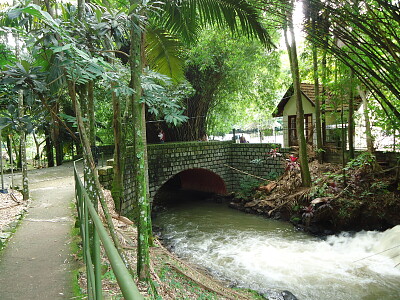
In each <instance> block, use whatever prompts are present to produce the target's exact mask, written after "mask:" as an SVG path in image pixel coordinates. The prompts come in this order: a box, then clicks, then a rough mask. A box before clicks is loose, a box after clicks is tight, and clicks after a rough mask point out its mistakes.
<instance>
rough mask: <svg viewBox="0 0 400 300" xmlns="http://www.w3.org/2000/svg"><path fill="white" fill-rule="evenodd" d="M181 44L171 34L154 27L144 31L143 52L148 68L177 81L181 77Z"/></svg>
mask: <svg viewBox="0 0 400 300" xmlns="http://www.w3.org/2000/svg"><path fill="white" fill-rule="evenodd" d="M181 51H182V44H181V43H180V42H179V41H178V39H176V38H175V37H174V36H172V35H171V34H169V33H167V32H166V31H165V30H163V29H160V28H158V27H156V26H148V27H147V29H146V44H145V52H146V58H147V64H148V66H149V67H150V68H151V69H152V70H154V71H157V72H159V73H161V74H164V75H167V76H168V77H171V78H172V79H174V80H175V81H179V80H181V79H182V78H184V76H183V59H182V58H181V57H180V55H179V54H180V53H181Z"/></svg>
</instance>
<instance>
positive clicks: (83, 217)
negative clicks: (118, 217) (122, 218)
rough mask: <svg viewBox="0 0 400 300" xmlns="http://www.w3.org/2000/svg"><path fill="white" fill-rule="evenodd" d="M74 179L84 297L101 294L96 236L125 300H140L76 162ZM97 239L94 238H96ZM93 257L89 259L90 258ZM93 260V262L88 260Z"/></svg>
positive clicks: (97, 298)
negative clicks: (92, 226) (85, 285)
mask: <svg viewBox="0 0 400 300" xmlns="http://www.w3.org/2000/svg"><path fill="white" fill-rule="evenodd" d="M74 177H75V197H76V200H77V210H78V218H79V223H80V232H81V237H82V244H83V247H84V249H83V258H84V261H85V264H86V272H87V281H88V285H87V286H88V298H89V299H94V300H99V299H102V298H103V296H102V291H101V276H100V273H99V270H100V269H101V262H100V259H99V258H100V255H99V253H100V244H99V243H98V242H97V241H96V237H100V240H101V242H102V244H103V247H104V250H105V252H106V254H107V257H108V259H109V261H110V264H111V267H112V270H113V271H114V274H115V277H116V279H117V282H118V285H119V287H120V289H121V292H122V294H123V296H124V298H125V299H126V300H141V299H144V297H143V296H142V295H141V294H140V292H139V290H138V288H137V287H136V284H135V282H134V281H133V278H132V276H131V274H130V273H129V271H128V269H127V268H126V266H125V264H124V262H123V260H122V259H121V257H120V255H119V253H118V251H117V249H116V248H115V246H114V243H113V241H112V240H111V238H110V237H109V235H108V233H107V230H106V228H105V227H104V225H103V223H102V221H101V220H100V217H99V215H98V214H97V212H96V209H95V207H94V205H93V203H92V202H91V201H90V198H89V196H88V194H87V192H86V189H85V188H84V186H83V184H82V181H81V179H80V177H79V175H78V171H77V169H76V161H74ZM89 218H90V220H91V221H92V222H93V224H94V230H93V246H92V248H93V249H92V253H91V251H90V250H91V249H90V248H91V247H90V246H89V239H90V232H89V230H88V227H89ZM97 240H98V238H97ZM92 256H93V257H92ZM92 258H93V259H92Z"/></svg>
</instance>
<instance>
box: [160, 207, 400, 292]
mask: <svg viewBox="0 0 400 300" xmlns="http://www.w3.org/2000/svg"><path fill="white" fill-rule="evenodd" d="M155 223H156V224H157V225H159V226H160V227H162V228H163V235H164V237H165V239H166V242H167V243H168V244H170V245H171V246H172V247H173V251H174V252H176V253H177V254H178V255H180V256H182V257H184V258H186V259H188V260H190V261H191V262H193V263H196V264H198V265H201V266H203V267H205V268H207V269H209V270H210V271H211V272H212V273H213V274H214V275H215V276H218V277H220V278H223V279H228V280H231V281H233V282H235V283H236V284H237V285H238V286H240V287H248V288H252V289H255V290H258V291H266V290H268V289H279V290H289V291H290V292H292V293H293V294H294V295H295V296H296V297H298V299H300V300H303V299H310V300H319V299H329V300H346V299H352V300H353V299H363V300H364V299H365V300H391V299H393V300H394V299H400V266H397V267H395V266H396V265H397V264H398V263H399V262H400V226H397V227H395V228H393V229H390V230H388V231H386V232H383V233H381V232H360V233H357V234H354V235H350V234H346V233H344V234H341V235H339V236H331V237H328V238H327V239H325V240H322V239H318V238H315V237H310V236H308V235H306V234H304V233H301V232H298V231H296V230H295V229H294V228H292V226H291V225H290V224H286V223H281V222H277V221H272V220H267V219H264V218H261V217H258V216H253V215H246V214H243V213H240V212H237V211H235V210H231V209H229V208H226V207H224V206H223V205H218V204H215V203H200V202H196V203H194V204H193V203H191V204H188V205H185V206H183V207H182V206H180V207H176V208H173V209H170V210H169V211H167V212H164V213H162V214H160V215H159V216H158V217H157V218H156V219H155ZM396 246H399V247H396ZM389 248H393V249H392V250H390V251H386V252H384V253H381V254H378V255H374V254H376V253H379V252H381V251H384V250H386V249H389ZM363 258H364V259H363ZM360 259H361V260H360Z"/></svg>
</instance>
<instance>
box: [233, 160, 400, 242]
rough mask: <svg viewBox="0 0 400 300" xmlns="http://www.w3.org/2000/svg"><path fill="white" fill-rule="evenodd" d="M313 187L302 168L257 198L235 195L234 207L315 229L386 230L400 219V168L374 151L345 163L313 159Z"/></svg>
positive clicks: (260, 190) (260, 189)
mask: <svg viewBox="0 0 400 300" xmlns="http://www.w3.org/2000/svg"><path fill="white" fill-rule="evenodd" d="M310 169H311V173H312V178H313V187H312V188H304V187H301V178H300V174H299V173H298V171H297V170H291V171H287V172H286V173H285V174H284V175H283V176H282V177H281V178H280V179H279V180H277V181H276V182H272V183H270V184H269V185H265V186H261V187H258V188H257V189H255V190H254V196H253V197H251V198H243V197H235V198H233V199H232V201H231V202H230V207H232V208H236V209H239V210H241V211H244V212H247V213H254V214H260V215H264V216H266V217H268V218H274V219H281V220H285V221H290V222H292V223H293V224H294V225H296V226H298V227H299V228H302V229H304V230H305V231H308V232H310V233H313V234H322V235H326V234H333V233H337V232H340V231H360V230H385V229H388V228H391V227H394V226H396V225H398V224H400V215H399V214H398V212H399V211H400V190H399V183H398V178H397V175H396V171H397V170H396V168H392V169H386V170H385V169H382V168H380V167H379V166H378V165H376V163H375V162H374V161H370V158H369V157H361V158H360V159H359V160H357V161H355V162H353V163H352V164H348V166H347V167H346V169H345V172H343V169H342V168H341V167H340V166H339V165H335V164H318V163H317V162H316V161H314V162H312V163H310Z"/></svg>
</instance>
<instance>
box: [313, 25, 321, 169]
mask: <svg viewBox="0 0 400 300" xmlns="http://www.w3.org/2000/svg"><path fill="white" fill-rule="evenodd" d="M313 26H315V21H313ZM312 53H313V67H314V95H315V130H316V133H317V157H318V161H319V163H322V160H323V159H322V155H323V152H322V147H323V146H322V132H321V105H320V99H319V96H320V95H319V76H318V50H317V47H316V46H315V44H313V46H312Z"/></svg>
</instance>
